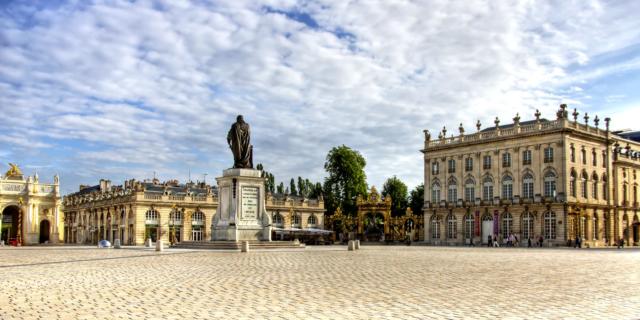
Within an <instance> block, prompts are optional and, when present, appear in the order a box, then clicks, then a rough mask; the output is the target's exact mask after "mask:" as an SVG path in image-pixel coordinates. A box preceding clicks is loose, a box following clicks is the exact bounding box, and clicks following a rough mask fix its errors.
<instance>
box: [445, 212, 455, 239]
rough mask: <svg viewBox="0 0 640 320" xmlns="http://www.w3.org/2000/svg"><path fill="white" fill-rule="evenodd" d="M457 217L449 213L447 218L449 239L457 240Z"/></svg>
mask: <svg viewBox="0 0 640 320" xmlns="http://www.w3.org/2000/svg"><path fill="white" fill-rule="evenodd" d="M456 229H457V228H456V217H455V216H454V215H453V214H451V213H449V215H448V216H447V239H455V238H457V236H456V233H457V230H456Z"/></svg>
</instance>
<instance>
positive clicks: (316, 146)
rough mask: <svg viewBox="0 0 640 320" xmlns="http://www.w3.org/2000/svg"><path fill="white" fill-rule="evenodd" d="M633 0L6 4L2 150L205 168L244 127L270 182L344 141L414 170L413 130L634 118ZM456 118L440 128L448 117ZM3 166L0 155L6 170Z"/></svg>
mask: <svg viewBox="0 0 640 320" xmlns="http://www.w3.org/2000/svg"><path fill="white" fill-rule="evenodd" d="M638 12H640V1H611V2H608V1H606V2H601V1H583V0H580V1H552V2H546V1H445V0H442V1H438V0H433V1H346V0H337V1H317V2H315V1H276V0H274V1H264V2H261V3H259V2H258V1H219V2H218V1H193V2H187V1H104V2H103V1H95V2H93V3H90V1H70V2H66V1H49V0H47V1H44V0H43V1H2V4H0V45H1V47H0V117H1V125H0V162H2V163H3V166H4V163H6V162H17V163H19V164H21V166H22V168H23V170H24V171H26V173H29V174H32V173H34V172H36V171H37V172H38V173H39V174H40V176H41V180H51V179H52V178H51V176H53V174H54V173H59V174H60V176H61V183H62V190H63V193H68V192H72V191H75V190H77V187H78V184H81V183H83V184H96V183H97V180H98V179H100V178H109V179H111V180H112V181H114V183H122V181H123V180H124V179H128V178H136V179H144V178H150V177H152V176H153V174H154V171H155V172H156V174H157V175H158V177H159V178H161V179H173V178H177V179H180V180H182V181H184V180H185V179H187V177H188V173H189V170H191V173H192V174H191V175H192V179H193V180H196V179H200V180H201V179H202V178H203V174H204V173H207V174H208V176H207V180H208V181H211V179H212V178H213V177H215V176H219V175H221V171H222V170H223V169H225V168H228V167H230V166H231V165H232V156H231V153H230V151H229V149H228V147H227V145H226V140H225V138H226V132H227V131H228V129H229V126H230V125H231V123H232V122H234V121H235V117H236V115H237V114H243V115H244V116H245V119H246V120H247V122H249V123H250V124H251V126H252V134H253V136H252V144H253V145H254V159H255V162H256V163H258V162H261V163H263V164H264V166H265V168H266V169H268V170H269V171H271V172H272V173H274V174H275V176H276V179H277V180H278V181H283V180H284V181H285V183H286V181H288V180H289V178H290V177H297V176H303V177H308V178H311V179H312V180H316V181H320V180H321V179H323V178H324V176H325V172H324V169H323V164H324V160H325V157H326V154H327V152H328V151H329V150H330V149H331V148H332V147H334V146H337V145H342V144H344V145H347V146H349V147H352V148H354V149H356V150H358V151H360V152H361V153H362V154H363V156H364V157H365V158H366V160H367V167H366V173H367V177H368V182H369V184H370V185H376V186H380V185H381V184H382V183H383V182H384V180H385V179H386V178H388V177H390V176H393V175H396V176H398V177H399V178H401V179H402V180H404V181H405V182H406V183H407V184H408V185H409V186H410V187H413V186H415V185H417V184H418V183H420V182H421V179H422V170H423V168H422V157H421V153H420V152H419V149H420V148H421V147H422V144H423V133H422V130H423V129H430V130H431V131H432V132H437V131H438V130H439V129H441V128H442V126H443V125H446V126H447V128H449V129H450V130H449V132H452V131H457V130H456V129H455V128H457V127H458V125H459V124H460V123H461V122H462V123H463V124H464V126H465V127H466V128H467V130H471V129H472V128H474V123H475V121H476V120H478V119H479V120H480V121H481V122H482V123H483V125H485V126H488V125H491V124H492V121H493V119H494V118H495V116H499V117H500V118H501V119H503V123H506V122H508V121H510V120H511V118H513V117H514V116H515V114H516V112H519V113H520V115H521V116H522V118H523V120H528V119H530V118H533V113H534V112H535V110H536V109H540V111H541V112H542V113H543V117H548V118H553V117H554V112H555V110H556V109H557V106H558V105H559V104H560V103H567V104H569V105H570V107H572V108H574V107H576V108H578V109H579V111H580V112H581V113H582V114H584V112H588V113H589V114H590V115H592V116H593V115H595V114H598V115H600V117H601V118H603V117H604V116H610V117H612V126H613V127H614V128H617V129H622V128H635V129H638V128H640V125H638V124H637V120H636V119H634V117H635V118H637V117H638V115H640V111H639V110H640V108H638V107H639V106H640V90H638V87H639V85H640V73H639V72H638V71H639V69H640V19H638V16H637V13H638ZM451 129H453V130H451ZM3 171H4V169H3Z"/></svg>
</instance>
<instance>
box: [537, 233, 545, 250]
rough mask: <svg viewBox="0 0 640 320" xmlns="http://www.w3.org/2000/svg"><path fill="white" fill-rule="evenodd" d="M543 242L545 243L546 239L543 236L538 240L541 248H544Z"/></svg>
mask: <svg viewBox="0 0 640 320" xmlns="http://www.w3.org/2000/svg"><path fill="white" fill-rule="evenodd" d="M543 242H544V237H543V236H542V235H541V236H540V237H539V238H538V245H540V248H542V243H543Z"/></svg>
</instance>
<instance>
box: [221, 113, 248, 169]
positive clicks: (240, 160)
mask: <svg viewBox="0 0 640 320" xmlns="http://www.w3.org/2000/svg"><path fill="white" fill-rule="evenodd" d="M250 135H251V131H250V129H249V124H248V123H246V122H244V119H243V118H242V115H239V116H238V118H237V120H236V122H235V123H234V124H233V125H231V130H229V133H228V134H227V142H228V143H229V148H231V152H232V153H233V167H234V168H246V169H253V146H252V145H251V138H250Z"/></svg>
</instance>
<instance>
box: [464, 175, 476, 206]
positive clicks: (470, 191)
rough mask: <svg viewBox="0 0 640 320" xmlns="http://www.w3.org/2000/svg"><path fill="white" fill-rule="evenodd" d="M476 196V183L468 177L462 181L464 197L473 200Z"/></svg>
mask: <svg viewBox="0 0 640 320" xmlns="http://www.w3.org/2000/svg"><path fill="white" fill-rule="evenodd" d="M475 198H476V183H475V181H473V179H471V178H469V179H467V181H466V182H465V183H464V199H465V200H467V201H474V200H475Z"/></svg>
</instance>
